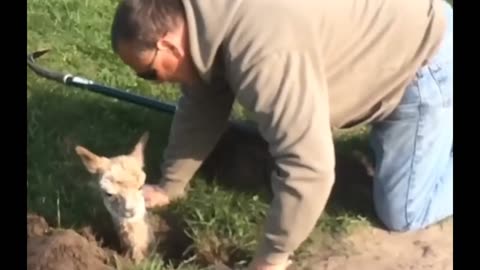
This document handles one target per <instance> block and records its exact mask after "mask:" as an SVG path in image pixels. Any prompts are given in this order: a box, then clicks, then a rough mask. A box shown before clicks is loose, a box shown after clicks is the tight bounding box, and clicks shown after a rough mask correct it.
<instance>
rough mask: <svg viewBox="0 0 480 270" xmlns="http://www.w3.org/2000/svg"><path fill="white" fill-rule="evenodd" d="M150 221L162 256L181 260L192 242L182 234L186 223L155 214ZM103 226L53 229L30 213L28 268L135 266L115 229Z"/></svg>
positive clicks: (103, 269)
mask: <svg viewBox="0 0 480 270" xmlns="http://www.w3.org/2000/svg"><path fill="white" fill-rule="evenodd" d="M150 222H151V223H152V225H153V226H154V227H155V228H156V236H157V241H158V252H159V254H162V256H163V257H164V258H168V259H169V260H171V261H172V262H175V261H176V260H181V259H182V255H183V254H182V253H183V252H184V251H185V250H186V249H187V247H188V245H190V243H191V240H190V239H189V238H188V237H187V236H186V235H185V234H184V233H183V231H182V224H179V221H178V220H176V219H175V218H174V217H171V216H166V215H165V214H160V215H152V218H151V219H150ZM101 224H104V223H101V222H98V223H95V224H93V226H92V227H90V226H89V227H84V228H82V229H79V230H78V231H75V230H71V229H53V228H51V227H49V225H48V224H47V222H46V221H45V219H44V218H43V217H41V216H38V215H36V214H32V213H29V214H27V265H28V269H29V270H64V269H69V270H85V269H89V270H110V269H115V268H114V267H113V266H114V265H115V264H116V263H120V264H121V265H123V266H128V265H131V261H130V260H129V259H127V258H125V257H122V256H123V255H124V254H123V253H124V251H123V250H121V249H120V247H119V244H118V239H117V237H116V235H115V233H114V232H112V228H113V227H110V232H108V231H107V230H106V227H105V226H102V225H101ZM173 228H175V229H173ZM102 233H104V234H102Z"/></svg>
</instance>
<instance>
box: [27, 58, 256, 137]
mask: <svg viewBox="0 0 480 270" xmlns="http://www.w3.org/2000/svg"><path fill="white" fill-rule="evenodd" d="M49 51H50V50H49V49H46V50H40V51H36V52H33V53H30V54H27V65H28V66H29V67H30V69H31V70H33V71H34V72H35V73H36V74H37V75H39V76H41V77H43V78H46V79H49V80H53V81H56V82H59V83H62V84H65V85H67V86H74V87H77V88H81V89H86V90H89V91H91V92H95V93H98V94H102V95H104V96H108V97H113V98H116V99H118V100H122V101H126V102H129V103H132V104H136V105H139V106H143V107H147V108H150V109H153V110H156V111H160V112H164V113H168V114H172V115H173V114H174V113H175V110H176V106H175V105H174V104H170V103H166V102H162V101H159V100H156V99H153V98H149V97H145V96H141V95H138V94H134V93H129V92H127V91H126V90H122V89H117V88H114V87H110V86H105V85H102V84H100V83H98V82H95V81H93V80H90V79H87V78H84V77H81V76H77V75H73V74H71V73H63V72H58V71H52V70H49V69H46V68H44V67H41V66H40V65H38V64H37V62H36V61H35V60H36V59H37V58H39V57H41V56H42V55H44V54H45V53H47V52H49ZM230 124H231V127H230V128H232V129H233V130H236V131H238V132H243V133H247V134H249V135H250V136H251V135H255V136H257V135H258V133H257V131H256V129H254V128H252V127H251V126H250V125H248V124H246V123H244V122H240V121H234V120H231V121H230Z"/></svg>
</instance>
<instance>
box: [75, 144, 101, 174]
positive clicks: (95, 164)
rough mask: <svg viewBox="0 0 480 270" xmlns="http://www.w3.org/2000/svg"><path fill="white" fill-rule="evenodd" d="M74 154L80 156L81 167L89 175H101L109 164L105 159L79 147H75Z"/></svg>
mask: <svg viewBox="0 0 480 270" xmlns="http://www.w3.org/2000/svg"><path fill="white" fill-rule="evenodd" d="M75 152H76V153H77V155H78V156H80V159H81V160H82V162H83V165H84V166H85V168H86V169H87V171H89V172H90V173H92V174H96V173H102V172H104V171H105V170H106V169H107V166H108V162H109V160H108V159H107V158H104V157H99V156H97V155H95V154H94V153H92V152H90V151H89V150H88V149H86V148H85V147H83V146H80V145H79V146H76V147H75Z"/></svg>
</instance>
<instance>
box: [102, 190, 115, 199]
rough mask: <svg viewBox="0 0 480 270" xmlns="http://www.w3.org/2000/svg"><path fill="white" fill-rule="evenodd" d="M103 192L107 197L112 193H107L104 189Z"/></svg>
mask: <svg viewBox="0 0 480 270" xmlns="http://www.w3.org/2000/svg"><path fill="white" fill-rule="evenodd" d="M103 194H105V196H107V197H109V198H110V197H112V196H113V194H112V193H108V192H106V191H104V192H103Z"/></svg>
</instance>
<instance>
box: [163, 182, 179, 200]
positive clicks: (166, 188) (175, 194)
mask: <svg viewBox="0 0 480 270" xmlns="http://www.w3.org/2000/svg"><path fill="white" fill-rule="evenodd" d="M158 187H159V188H160V189H161V190H162V191H163V192H164V193H165V194H166V195H167V197H168V198H169V199H170V200H172V199H176V198H179V197H183V196H184V193H185V192H184V190H185V187H184V184H183V183H180V182H176V181H169V180H167V179H162V181H160V183H159V184H158Z"/></svg>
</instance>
